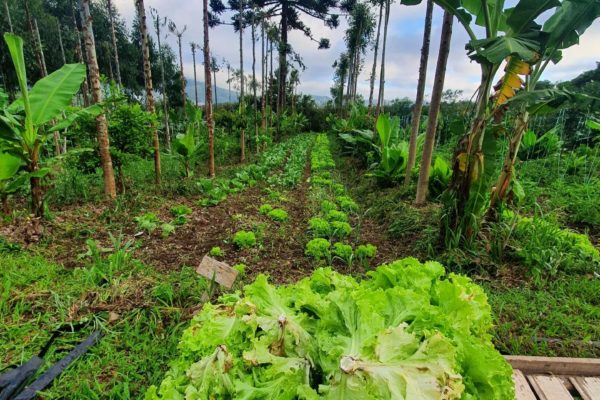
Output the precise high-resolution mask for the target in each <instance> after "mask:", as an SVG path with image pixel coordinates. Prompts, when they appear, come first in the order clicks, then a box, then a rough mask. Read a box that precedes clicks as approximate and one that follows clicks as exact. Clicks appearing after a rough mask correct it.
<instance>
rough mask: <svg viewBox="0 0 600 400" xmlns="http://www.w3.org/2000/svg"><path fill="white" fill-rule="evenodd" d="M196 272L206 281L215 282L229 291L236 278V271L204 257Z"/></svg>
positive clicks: (222, 263) (224, 264)
mask: <svg viewBox="0 0 600 400" xmlns="http://www.w3.org/2000/svg"><path fill="white" fill-rule="evenodd" d="M196 272H197V273H198V274H200V275H202V276H203V277H205V278H206V279H209V280H213V279H214V280H215V282H217V283H218V284H219V285H221V286H223V287H225V288H227V289H231V288H232V287H233V284H234V283H235V280H236V279H237V276H238V271H237V270H235V269H233V268H231V267H230V266H229V265H228V264H226V263H224V262H221V261H218V260H215V259H214V258H212V257H209V256H204V258H203V259H202V262H201V263H200V266H198V268H197V269H196Z"/></svg>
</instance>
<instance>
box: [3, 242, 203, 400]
mask: <svg viewBox="0 0 600 400" xmlns="http://www.w3.org/2000/svg"><path fill="white" fill-rule="evenodd" d="M120 256H121V258H119V257H113V258H112V261H111V260H108V259H102V260H98V259H96V260H92V261H91V264H90V265H89V267H86V268H83V269H81V268H78V269H65V268H63V267H62V266H59V265H56V264H53V263H49V262H47V261H45V260H44V259H43V258H42V257H39V256H34V255H30V254H26V253H16V254H2V257H1V261H0V281H1V282H2V285H3V287H2V291H1V293H2V294H1V296H0V370H3V369H5V368H7V367H13V366H16V365H19V364H21V363H23V362H26V361H27V360H28V359H29V358H30V357H31V356H33V355H36V354H37V353H38V352H39V351H40V350H41V348H42V347H43V345H44V344H45V343H46V341H47V340H48V339H49V338H50V336H51V333H52V331H54V330H55V329H56V328H58V327H59V326H64V325H67V324H70V323H73V324H76V323H78V322H84V323H86V325H85V327H84V328H83V329H82V330H81V331H72V332H66V333H64V334H62V335H61V336H60V337H59V338H58V339H57V340H56V341H55V342H54V344H53V345H52V347H51V348H50V351H49V352H48V353H47V354H46V356H45V359H46V360H47V362H46V365H45V366H44V368H42V371H43V370H44V369H45V368H47V367H48V366H49V365H50V364H51V363H54V362H56V361H58V360H59V359H60V358H62V357H63V356H64V355H65V354H66V353H67V352H68V351H70V350H71V349H72V348H73V347H74V346H75V345H77V344H78V343H79V342H81V341H82V340H83V339H85V337H86V336H87V335H89V334H90V333H91V332H92V331H93V330H94V329H100V330H102V331H103V333H104V337H103V338H102V339H101V340H100V342H99V343H98V344H96V345H95V346H94V347H92V348H91V349H90V350H89V352H88V353H87V354H86V355H85V356H83V357H81V358H79V359H78V360H76V361H75V362H74V363H73V364H72V365H71V366H70V367H69V368H68V369H67V370H66V371H65V372H64V373H63V374H62V375H61V376H60V377H59V378H57V379H56V380H55V381H54V382H53V384H52V385H51V386H50V387H49V388H48V389H47V390H45V391H44V393H43V397H44V398H45V399H58V398H65V397H64V396H65V394H68V398H69V399H99V398H103V399H106V398H115V399H141V398H143V395H144V392H145V389H146V387H147V386H149V385H151V384H156V383H158V382H160V380H161V377H162V376H163V374H164V371H165V370H166V369H167V367H168V365H167V364H168V361H169V360H170V359H172V358H173V357H174V355H175V354H176V352H177V343H178V340H179V336H180V334H181V332H182V330H183V328H185V326H186V325H187V318H188V317H189V307H192V306H194V305H196V304H199V303H200V296H201V295H202V293H203V291H204V289H205V284H204V282H203V281H201V280H200V279H199V278H198V277H197V276H196V274H195V272H194V271H193V270H192V269H191V268H183V269H182V270H181V271H177V272H172V273H170V274H168V275H162V274H160V273H158V272H157V271H154V270H153V269H152V268H150V267H147V266H145V265H143V264H141V263H139V262H136V261H134V260H129V261H127V260H125V262H121V261H122V256H123V255H122V254H121V255H120ZM115 259H118V260H117V261H115ZM119 260H120V261H119ZM111 262H112V264H113V266H116V267H117V268H116V270H114V271H113V273H112V275H111V277H110V278H109V280H108V281H107V280H106V279H104V278H99V276H100V275H99V274H97V273H96V271H95V269H98V268H102V266H106V265H107V264H110V263H111ZM109 312H114V313H116V314H113V317H116V320H115V321H113V322H109V321H108V320H109Z"/></svg>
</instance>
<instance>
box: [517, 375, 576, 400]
mask: <svg viewBox="0 0 600 400" xmlns="http://www.w3.org/2000/svg"><path fill="white" fill-rule="evenodd" d="M527 378H528V379H529V382H530V383H531V387H532V388H533V390H535V392H536V393H537V395H538V397H539V398H540V400H573V396H571V393H569V391H568V390H567V388H566V387H565V385H563V383H562V380H561V379H560V378H558V377H556V376H548V375H531V376H528V377H527Z"/></svg>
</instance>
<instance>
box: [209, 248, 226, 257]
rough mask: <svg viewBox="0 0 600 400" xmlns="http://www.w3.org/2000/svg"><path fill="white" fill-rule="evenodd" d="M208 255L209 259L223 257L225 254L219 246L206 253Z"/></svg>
mask: <svg viewBox="0 0 600 400" xmlns="http://www.w3.org/2000/svg"><path fill="white" fill-rule="evenodd" d="M208 255H209V256H211V257H224V256H225V252H224V251H223V249H221V248H220V247H219V246H215V247H213V248H212V249H210V251H209V252H208Z"/></svg>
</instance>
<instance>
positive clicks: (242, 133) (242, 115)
mask: <svg viewBox="0 0 600 400" xmlns="http://www.w3.org/2000/svg"><path fill="white" fill-rule="evenodd" d="M238 16H239V17H238V22H239V24H240V26H239V32H240V120H241V127H240V128H241V130H240V149H241V154H240V162H242V163H243V162H245V161H246V127H245V124H246V121H245V119H246V109H245V105H246V102H245V101H244V84H245V83H244V47H243V44H244V1H243V0H240V9H239V13H238Z"/></svg>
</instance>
